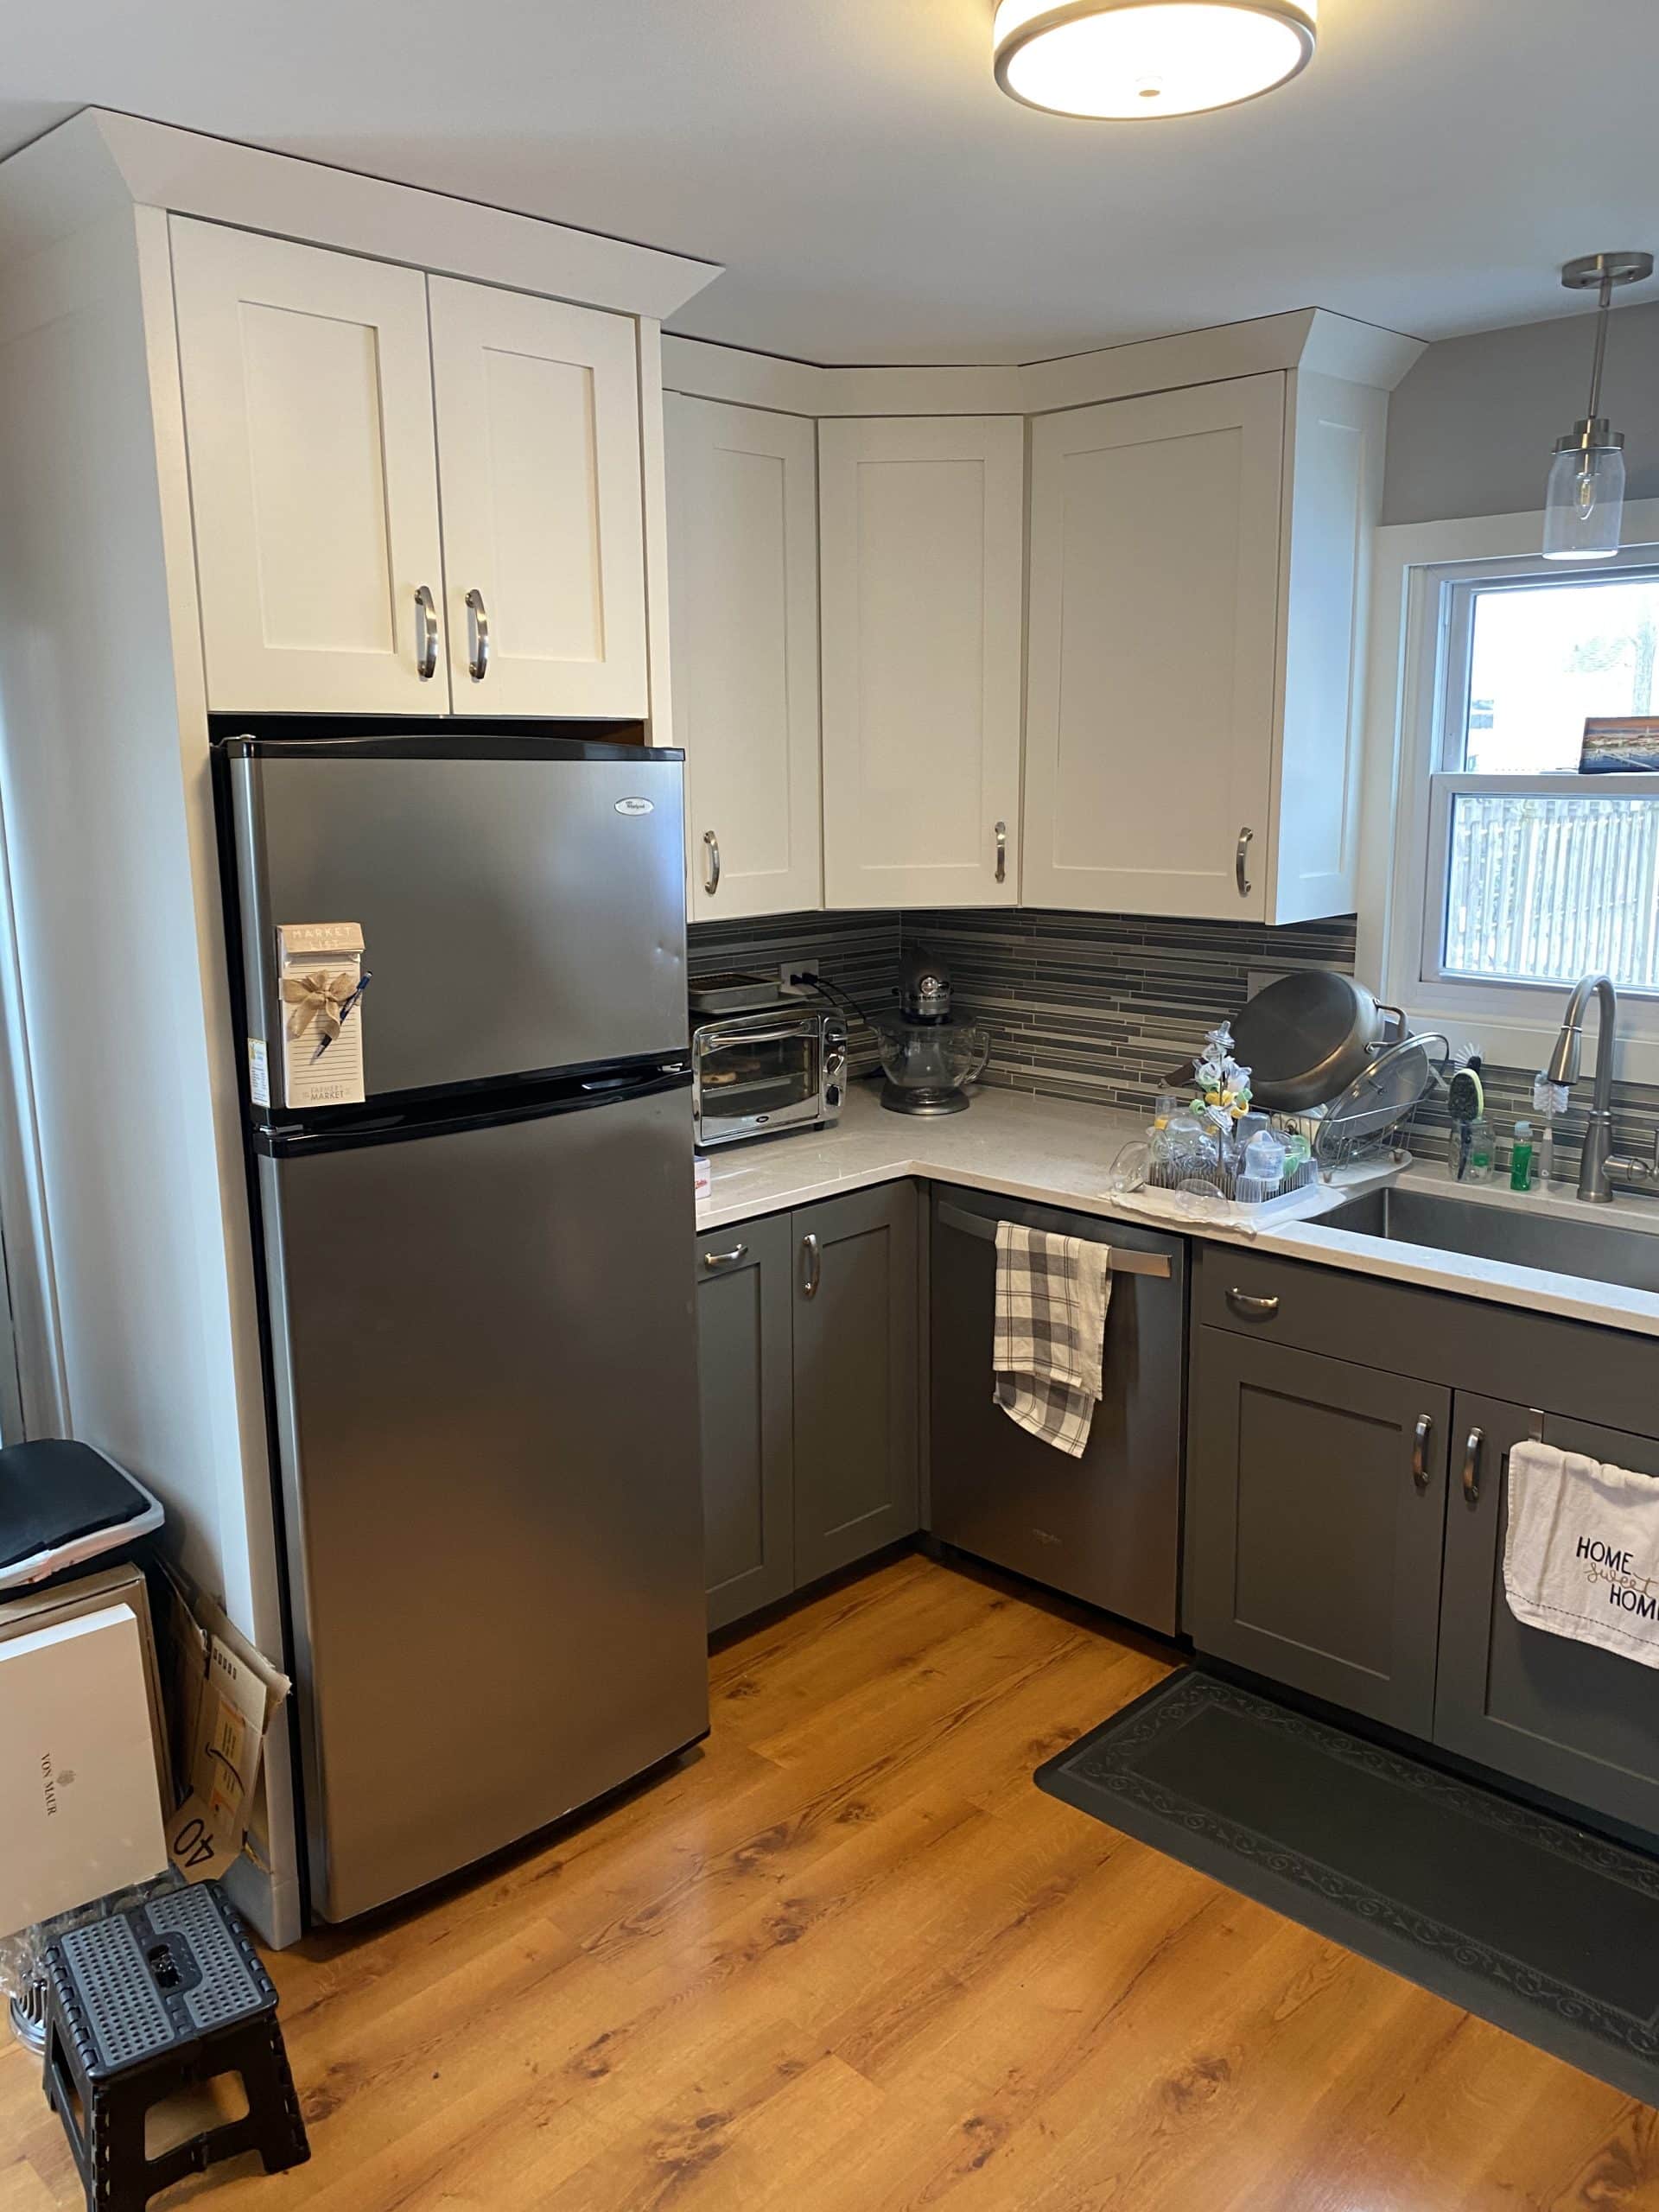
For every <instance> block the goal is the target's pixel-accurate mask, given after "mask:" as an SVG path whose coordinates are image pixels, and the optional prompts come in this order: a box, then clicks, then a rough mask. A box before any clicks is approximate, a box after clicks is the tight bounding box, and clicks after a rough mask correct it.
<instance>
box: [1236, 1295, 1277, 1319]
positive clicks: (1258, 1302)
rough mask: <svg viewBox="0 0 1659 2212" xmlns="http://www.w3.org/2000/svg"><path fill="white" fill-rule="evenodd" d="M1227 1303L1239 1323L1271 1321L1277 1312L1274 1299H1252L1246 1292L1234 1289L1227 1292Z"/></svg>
mask: <svg viewBox="0 0 1659 2212" xmlns="http://www.w3.org/2000/svg"><path fill="white" fill-rule="evenodd" d="M1227 1303H1228V1304H1229V1305H1230V1306H1231V1307H1232V1309H1233V1311H1234V1313H1236V1314H1237V1315H1238V1317H1239V1319H1240V1320H1241V1321H1271V1320H1272V1319H1273V1317H1274V1314H1275V1313H1277V1312H1278V1311H1279V1300H1277V1299H1276V1298H1254V1297H1252V1296H1251V1294H1250V1293H1249V1291H1248V1290H1239V1289H1237V1288H1236V1287H1235V1288H1234V1289H1232V1290H1230V1291H1229V1292H1228V1294H1227Z"/></svg>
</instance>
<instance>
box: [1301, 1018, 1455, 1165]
mask: <svg viewBox="0 0 1659 2212" xmlns="http://www.w3.org/2000/svg"><path fill="white" fill-rule="evenodd" d="M1436 1046H1438V1048H1439V1050H1438V1052H1435V1051H1433V1049H1431V1048H1433V1047H1436ZM1451 1058H1452V1046H1451V1044H1450V1043H1449V1041H1448V1040H1447V1039H1446V1037H1444V1036H1443V1035H1442V1034H1441V1033H1440V1031H1438V1030H1433V1029H1430V1030H1425V1031H1423V1032H1422V1033H1421V1034H1420V1035H1417V1036H1413V1037H1402V1038H1401V1039H1400V1040H1399V1042H1398V1043H1397V1044H1394V1045H1388V1046H1384V1047H1383V1050H1382V1051H1381V1052H1378V1053H1377V1054H1376V1058H1374V1059H1373V1060H1371V1061H1370V1064H1369V1065H1367V1066H1365V1067H1363V1068H1362V1069H1361V1070H1360V1071H1359V1073H1358V1074H1357V1076H1356V1077H1354V1079H1353V1081H1352V1082H1351V1084H1349V1086H1348V1088H1347V1090H1344V1092H1343V1093H1342V1095H1341V1096H1340V1097H1338V1098H1333V1099H1332V1102H1331V1103H1330V1104H1329V1105H1328V1106H1327V1107H1325V1109H1324V1110H1323V1112H1322V1113H1321V1114H1320V1115H1319V1117H1318V1122H1319V1126H1318V1128H1317V1131H1316V1132H1315V1133H1314V1135H1313V1139H1312V1141H1313V1159H1314V1161H1315V1163H1316V1164H1317V1166H1319V1170H1320V1172H1321V1173H1324V1174H1326V1175H1329V1174H1332V1173H1334V1172H1335V1170H1336V1169H1338V1168H1339V1167H1354V1166H1358V1165H1359V1164H1360V1163H1361V1162H1362V1161H1363V1160H1374V1159H1376V1157H1377V1156H1378V1155H1379V1154H1383V1153H1385V1152H1386V1153H1389V1154H1397V1153H1398V1152H1399V1151H1400V1147H1399V1146H1397V1145H1396V1144H1395V1143H1394V1142H1393V1141H1392V1140H1393V1139H1394V1138H1395V1135H1397V1134H1398V1133H1400V1132H1402V1131H1403V1130H1404V1129H1405V1128H1407V1127H1408V1125H1409V1123H1410V1121H1411V1117H1412V1116H1413V1115H1414V1113H1415V1112H1416V1110H1417V1109H1418V1107H1419V1106H1420V1105H1421V1103H1422V1102H1423V1100H1424V1099H1425V1098H1426V1097H1427V1096H1428V1094H1429V1092H1430V1091H1431V1090H1440V1089H1441V1088H1442V1087H1443V1085H1444V1083H1445V1071H1446V1065H1447V1064H1448V1062H1449V1061H1450V1059H1451ZM1437 1060H1438V1065H1436V1063H1437ZM1310 1118H1311V1117H1310Z"/></svg>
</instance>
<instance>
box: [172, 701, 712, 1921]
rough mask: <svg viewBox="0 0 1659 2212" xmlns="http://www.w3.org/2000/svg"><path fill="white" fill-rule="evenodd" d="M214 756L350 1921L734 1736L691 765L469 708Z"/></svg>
mask: <svg viewBox="0 0 1659 2212" xmlns="http://www.w3.org/2000/svg"><path fill="white" fill-rule="evenodd" d="M520 727H521V728H522V727H523V726H520ZM216 750H217V753H218V755H219V760H218V774H219V786H220V797H221V826H222V836H223V840H224V845H225V850H226V873H227V879H228V898H227V906H228V910H229V912H230V913H231V917H232V923H231V925H232V932H233V935H234V936H235V937H237V938H239V950H240V956H241V957H240V963H239V964H240V969H241V976H240V981H241V987H242V996H243V1002H242V1004H241V1005H240V1007H238V1016H239V1018H240V1019H241V1020H243V1021H244V1022H245V1026H246V1028H247V1032H248V1040H249V1041H248V1052H249V1058H250V1065H251V1067H252V1068H253V1069H254V1070H255V1071H256V1074H255V1077H254V1078H253V1080H252V1081H251V1083H250V1084H249V1088H248V1095H247V1096H246V1097H245V1110H246V1113H247V1117H248V1127H249V1144H250V1152H251V1160H252V1166H253V1186H254V1188H255V1191H256V1194H257V1195H256V1206H257V1227H258V1230H259V1238H258V1241H259V1243H260V1245H261V1247H262V1251H263V1266H264V1281H265V1288H266V1299H267V1314H268V1320H269V1344H268V1376H269V1383H270V1401H271V1414H272V1426H273V1431H274V1436H275V1440H276V1446H277V1459H278V1461H279V1465H280V1506H281V1519H282V1523H283V1548H284V1550H285V1554H286V1561H287V1573H288V1592H289V1619H290V1624H291V1630H292V1650H291V1653H290V1660H291V1664H292V1667H293V1670H294V1674H295V1677H296V1696H297V1713H298V1723H299V1737H300V1749H301V1762H302V1786H303V1801H304V1837H305V1843H306V1849H307V1856H308V1881H309V1893H310V1898H311V1904H312V1907H313V1909H314V1910H315V1912H316V1913H318V1914H320V1915H321V1916H322V1917H324V1918H326V1919H328V1920H341V1919H347V1918H350V1917H351V1916H353V1915H354V1914H357V1913H360V1912H363V1911H365V1910H368V1909H369V1908H370V1907H372V1906H374V1905H378V1904H384V1903H385V1902H386V1901H387V1900H388V1899H390V1898H392V1897H398V1896H401V1895H403V1894H404V1893H405V1892H406V1891H410V1890H413V1889H416V1888H417V1887H419V1886H420V1885H423V1883H426V1882H429V1881H431V1880H432V1879H434V1878H435V1877H437V1876H440V1875H442V1874H445V1873H447V1872H450V1871H451V1870H453V1869H454V1868H457V1867H461V1866H466V1865H467V1864H468V1863H469V1862H471V1861H473V1860H474V1859H479V1858H480V1857H482V1856H484V1855H485V1854H486V1853H490V1852H492V1851H494V1850H496V1849H498V1848H499V1847H502V1846H504V1845H506V1844H510V1843H512V1842H513V1841H514V1840H516V1839H518V1838H519V1837H522V1836H524V1835H526V1834H531V1832H533V1831H534V1830H535V1829H537V1828H538V1827H543V1825H545V1824H546V1823H547V1822H549V1821H554V1820H556V1819H557V1818H558V1817H559V1816H561V1815H563V1814H566V1813H569V1812H570V1811H571V1810H573V1809H574V1808H577V1807H580V1806H582V1805H585V1804H587V1803H588V1802H591V1801H592V1800H593V1799H594V1798H596V1797H598V1796H601V1795H602V1794H603V1793H605V1792H606V1791H607V1790H609V1789H612V1788H613V1787H615V1786H616V1785H617V1784H619V1783H625V1782H626V1781H628V1780H629V1779H630V1778H631V1777H634V1776H637V1775H639V1774H641V1773H642V1772H644V1771H645V1770H646V1769H648V1768H650V1767H651V1766H652V1765H653V1764H656V1763H657V1762H658V1761H659V1760H661V1759H663V1758H666V1757H667V1756H669V1755H670V1754H671V1753H672V1752H674V1751H677V1750H679V1749H680V1748H682V1747H683V1746H684V1745H688V1744H690V1743H692V1742H694V1741H696V1738H698V1737H700V1736H701V1735H702V1734H703V1733H704V1732H706V1729H707V1726H708V1701H707V1700H708V1692H707V1672H706V1643H705V1628H704V1606H703V1595H702V1511H701V1502H700V1489H699V1470H698V1459H697V1449H698V1445H697V1434H698V1421H697V1401H696V1353H695V1338H694V1333H693V1332H694V1316H693V1312H692V1289H691V1269H690V1252H691V1232H692V1226H693V1218H694V1216H693V1196H692V1171H691V1135H690V1107H689V1097H688V1084H689V1076H688V1073H687V1071H686V1066H685V1058H684V1054H685V1039H686V995H685V930H684V918H683V888H682V886H683V873H682V865H683V864H682V860H681V854H682V851H683V846H682V842H681V839H682V828H681V808H682V792H681V783H682V770H681V766H680V757H679V755H678V754H677V753H664V752H651V751H646V750H644V749H642V748H640V747H635V746H624V745H616V744H610V743H603V742H600V743H588V742H583V741H578V740H575V739H571V738H569V737H560V736H551V735H543V734H533V735H522V734H501V733H495V732H489V731H481V730H479V729H477V728H467V727H455V726H451V727H450V728H448V729H447V730H438V731H433V732H429V733H426V734H419V733H410V732H403V733H400V734H384V733H383V734H368V735H364V734H353V733H352V732H351V731H350V730H349V728H346V727H345V726H336V727H335V728H333V729H327V728H324V729H323V730H322V731H321V732H320V733H317V732H313V733H312V734H306V735H301V736H294V735H288V734H273V733H272V732H271V729H270V726H269V725H268V726H267V728H266V731H265V732H264V733H262V734H250V735H242V736H231V735H226V734H220V735H219V739H218V742H217V746H216ZM316 925H356V926H357V927H358V928H359V929H360V931H361V936H362V947H363V950H362V954H361V971H362V973H363V974H364V975H365V976H368V977H369V979H370V980H369V982H366V983H365V984H364V986H363V988H362V991H361V995H360V997H359V999H358V1000H357V1001H356V1002H355V1004H354V1005H353V1007H351V1009H350V1012H349V1014H348V1017H347V1019H348V1020H356V1021H357V1022H358V1023H359V1036H358V1039H357V1043H358V1044H359V1046H360V1052H361V1066H362V1077H361V1087H362V1091H363V1096H362V1097H361V1099H360V1101H353V1102H352V1103H340V1104H330V1105H323V1106H315V1105H313V1106H309V1107H307V1106H299V1107H292V1108H291V1107H289V1106H288V1105H287V1104H286V1103H284V1100H285V1096H286V1095H287V1090H288V1084H287V1083H286V1081H285V1078H284V1072H283V1033H284V1028H285V1026H286V1025H287V1024H289V1023H290V1022H291V1021H293V1020H295V1018H296V1007H295V1005H294V1004H292V1003H290V1001H293V1000H296V999H302V993H300V992H298V991H291V992H289V994H288V995H286V996H285V995H284V993H283V980H284V975H283V965H282V948H283V946H285V945H286V946H288V947H289V949H290V964H289V975H290V976H291V974H292V959H291V947H292V944H293V943H294V942H295V941H296V939H298V940H299V941H301V942H304V941H306V940H305V938H303V935H302V932H303V931H304V930H305V929H307V928H310V927H314V926H316ZM281 931H287V932H288V935H287V936H286V937H285V938H284V937H279V932H281ZM334 1012H335V1014H336V1017H337V1016H338V1014H339V1008H338V1007H335V1009H334ZM352 1041H353V1040H352V1039H351V1038H350V1036H349V1034H348V1033H346V1032H344V1031H342V1033H341V1036H340V1039H337V1040H334V1042H335V1049H336V1050H339V1049H340V1048H341V1046H347V1045H350V1044H351V1043H352ZM318 1049H326V1048H325V1047H323V1046H322V1044H321V1035H319V1039H318ZM343 1064H344V1061H343V1060H342V1063H341V1065H343ZM296 1080H297V1078H296ZM303 1087H304V1086H303V1084H302V1085H301V1088H303ZM266 1096H268V1098H269V1101H270V1103H262V1100H263V1098H264V1097H266Z"/></svg>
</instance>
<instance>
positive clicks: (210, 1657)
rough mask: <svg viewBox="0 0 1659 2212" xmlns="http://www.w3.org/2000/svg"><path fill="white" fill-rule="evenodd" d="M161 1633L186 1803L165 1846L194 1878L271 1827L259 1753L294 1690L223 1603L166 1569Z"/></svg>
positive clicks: (253, 1846) (173, 1816) (175, 1814)
mask: <svg viewBox="0 0 1659 2212" xmlns="http://www.w3.org/2000/svg"><path fill="white" fill-rule="evenodd" d="M162 1577H163V1580H164V1582H165V1585H166V1590H167V1607H166V1613H165V1616H164V1618H165V1640H166V1645H167V1653H168V1688H169V1691H170V1700H169V1704H170V1718H171V1721H172V1729H173V1755H174V1760H175V1766H176V1769H177V1772H178V1775H179V1780H180V1789H181V1795H182V1798H183V1802H182V1803H181V1804H180V1805H179V1806H178V1807H177V1808H176V1809H175V1810H173V1811H171V1813H170V1816H169V1818H168V1828H167V1847H168V1856H169V1857H170V1858H171V1859H172V1861H173V1864H174V1865H175V1866H176V1867H177V1868H178V1869H179V1871H180V1872H181V1873H182V1874H184V1875H185V1876H187V1877H188V1879H189V1880H191V1881H193V1882H202V1881H206V1880H207V1879H208V1878H210V1877H214V1876H219V1875H222V1874H223V1873H224V1872H225V1871H226V1868H227V1867H228V1866H231V1865H232V1862H233V1861H234V1860H235V1859H238V1858H239V1857H240V1855H241V1854H242V1853H243V1852H244V1851H245V1850H249V1851H251V1853H252V1854H253V1856H254V1857H255V1858H256V1859H258V1857H259V1849H260V1840H261V1839H263V1837H264V1834H265V1829H266V1818H265V1810H264V1770H263V1762H262V1757H261V1754H262V1753H263V1751H264V1741H265V1736H266V1732H267V1731H268V1730H269V1728H270V1723H271V1719H272V1718H273V1716H274V1715H275V1713H277V1708H278V1707H280V1706H281V1704H282V1703H283V1700H284V1699H285V1698H286V1697H287V1695H288V1693H289V1680H288V1677H287V1675H283V1674H281V1673H279V1672H278V1670H277V1669H276V1668H275V1667H273V1666H272V1665H271V1664H270V1661H269V1660H268V1659H266V1658H265V1657H264V1654H263V1653H261V1652H260V1651H258V1650H257V1649H255V1647H254V1646H253V1645H252V1644H251V1643H249V1642H248V1640H247V1638H246V1637H245V1636H243V1635H242V1634H241V1632H240V1631H239V1630H238V1629H237V1628H236V1627H235V1626H234V1625H233V1624H232V1622H231V1621H230V1620H229V1618H227V1617H226V1613H225V1611H224V1610H223V1609H222V1607H220V1606H219V1605H216V1604H214V1602H213V1599H210V1598H208V1597H207V1596H206V1595H205V1594H204V1593H203V1592H200V1591H197V1590H194V1589H191V1588H189V1587H188V1586H187V1585H186V1584H185V1582H184V1581H183V1580H182V1578H181V1576H179V1575H178V1574H177V1573H175V1571H174V1570H173V1569H172V1568H171V1567H166V1566H164V1567H163V1568H162Z"/></svg>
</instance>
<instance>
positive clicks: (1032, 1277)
mask: <svg viewBox="0 0 1659 2212" xmlns="http://www.w3.org/2000/svg"><path fill="white" fill-rule="evenodd" d="M1111 1296H1112V1255H1111V1252H1110V1249H1109V1247H1108V1246H1106V1245H1104V1244H1092V1243H1088V1242H1087V1241H1086V1240H1085V1239H1084V1238H1083V1237H1081V1236H1053V1235H1051V1233H1050V1232H1049V1231H1048V1230H1045V1229H1023V1228H1021V1227H1020V1224H1019V1223H1017V1222H1013V1221H999V1222H998V1224H996V1327H995V1339H994V1343H993V1347H992V1356H991V1365H992V1368H993V1370H995V1376H994V1380H995V1389H994V1395H995V1399H996V1402H997V1404H998V1405H999V1406H1001V1408H1002V1410H1003V1412H1004V1413H1005V1414H1007V1417H1008V1419H1009V1420H1010V1421H1016V1422H1018V1424H1019V1426H1020V1427H1021V1428H1025V1429H1029V1430H1030V1432H1031V1433H1032V1434H1033V1436H1035V1437H1039V1438H1040V1439H1041V1440H1042V1441H1043V1442H1044V1443H1045V1444H1052V1445H1053V1446H1055V1448H1056V1450H1058V1451H1060V1452H1070V1453H1071V1457H1072V1458H1073V1459H1078V1458H1080V1457H1081V1456H1082V1453H1083V1448H1084V1445H1085V1444H1087V1443H1088V1441H1089V1426H1090V1422H1091V1421H1093V1419H1094V1417H1095V1406H1096V1402H1097V1401H1098V1399H1099V1397H1100V1369H1101V1352H1102V1347H1103V1344H1104V1342H1105V1337H1106V1308H1107V1306H1109V1304H1110V1302H1111Z"/></svg>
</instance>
